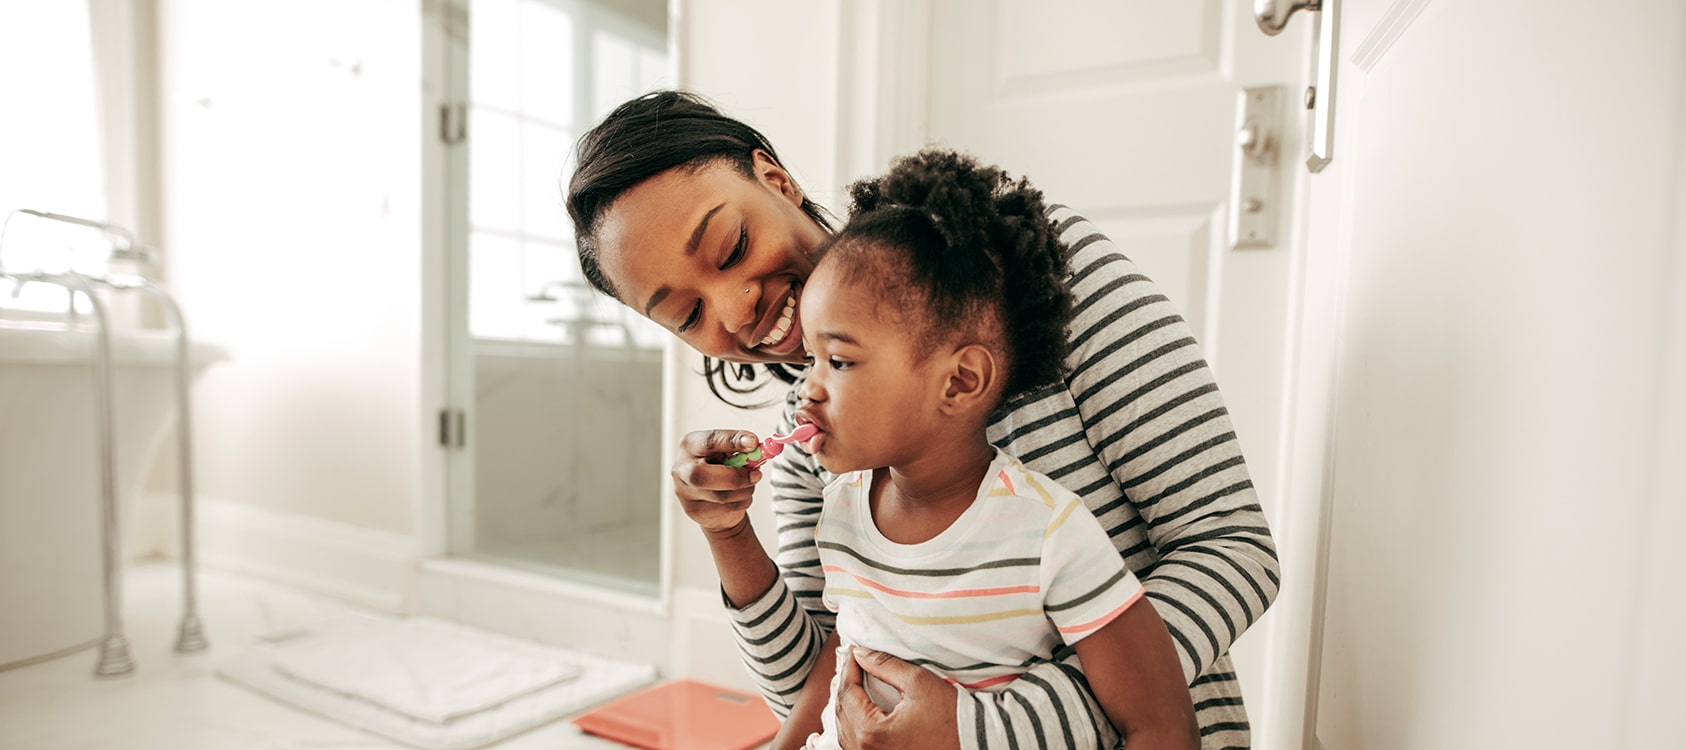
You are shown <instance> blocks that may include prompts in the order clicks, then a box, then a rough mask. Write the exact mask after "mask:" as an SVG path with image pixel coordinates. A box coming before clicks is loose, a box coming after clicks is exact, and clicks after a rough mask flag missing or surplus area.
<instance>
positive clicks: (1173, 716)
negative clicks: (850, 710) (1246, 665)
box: [804, 597, 1200, 750]
mask: <svg viewBox="0 0 1686 750" xmlns="http://www.w3.org/2000/svg"><path fill="white" fill-rule="evenodd" d="M1145 599H1146V597H1143V600H1138V601H1136V602H1135V603H1134V604H1131V605H1130V606H1129V607H1127V608H1125V610H1124V611H1123V612H1121V613H1119V615H1118V616H1117V617H1114V618H1113V619H1112V622H1109V623H1107V624H1106V625H1103V626H1101V629H1100V630H1097V631H1095V632H1093V633H1090V634H1089V636H1088V637H1086V638H1084V639H1083V640H1080V641H1078V642H1077V643H1076V644H1075V647H1076V649H1077V658H1078V659H1080V660H1081V661H1082V662H1083V674H1084V676H1086V677H1088V678H1089V688H1090V690H1092V691H1093V692H1094V694H1095V698H1096V700H1099V701H1100V704H1101V708H1102V709H1105V711H1106V715H1107V718H1109V719H1111V720H1112V725H1113V726H1115V727H1117V728H1118V730H1119V731H1120V732H1123V733H1124V741H1125V746H1126V747H1128V748H1129V750H1153V749H1155V748H1185V749H1187V750H1195V749H1197V748H1199V747H1200V724H1199V722H1198V721H1196V720H1195V718H1194V704H1193V703H1192V702H1191V701H1190V699H1189V694H1188V684H1187V683H1185V682H1184V681H1183V668H1182V662H1181V661H1179V660H1178V659H1177V650H1176V646H1175V644H1173V643H1172V642H1171V633H1170V631H1168V630H1166V629H1165V623H1164V621H1162V620H1160V619H1159V613H1158V612H1156V611H1154V609H1153V606H1152V605H1151V604H1149V603H1148V602H1147V601H1145ZM804 692H806V691H804ZM804 697H806V696H804Z"/></svg>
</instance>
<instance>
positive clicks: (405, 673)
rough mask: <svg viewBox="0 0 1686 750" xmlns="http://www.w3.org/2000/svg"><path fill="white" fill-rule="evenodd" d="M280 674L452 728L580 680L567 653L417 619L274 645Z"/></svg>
mask: <svg viewBox="0 0 1686 750" xmlns="http://www.w3.org/2000/svg"><path fill="white" fill-rule="evenodd" d="M270 651H271V657H272V659H273V660H274V661H273V663H274V665H275V670H276V671H277V672H280V673H281V674H284V675H286V676H288V677H291V678H293V679H295V680H301V681H303V682H307V683H310V684H313V685H317V686H320V687H322V688H325V689H328V690H332V691H334V692H336V693H341V694H343V695H347V696H351V697H355V698H360V699H363V700H366V701H369V702H371V703H375V704H377V705H380V706H384V707H386V708H388V709H391V710H393V711H396V712H398V713H400V714H403V715H405V716H410V717H413V718H417V719H421V720H423V721H429V722H433V723H435V724H444V723H447V722H450V721H453V720H455V719H458V718H461V717H463V716H467V715H469V714H473V713H478V712H480V711H484V710H486V709H488V708H492V707H494V706H497V705H500V704H503V703H506V702H508V701H510V700H513V699H515V698H518V697H520V696H523V695H526V694H528V693H531V692H533V691H536V690H539V689H541V688H545V687H549V686H551V685H555V684H557V683H560V682H563V681H565V680H570V679H573V678H574V677H576V676H578V675H579V672H580V668H579V666H578V665H577V664H574V663H570V662H569V661H568V659H567V657H566V656H565V655H564V654H563V653H562V652H560V651H557V650H554V649H547V648H545V647H543V646H539V645H537V644H532V643H527V642H525V641H519V640H516V639H513V638H506V637H504V636H501V635H498V634H495V633H489V632H486V631H483V630H475V629H472V628H467V627H463V626H461V625H457V624H455V623H451V622H446V621H444V620H435V619H432V618H426V617H417V618H410V619H404V620H383V619H377V618H373V617H352V618H344V619H341V620H336V621H334V622H331V623H329V624H327V625H325V626H323V627H320V628H316V629H313V630H311V631H307V632H305V633H301V634H299V635H296V636H293V637H289V638H285V639H282V640H279V641H277V642H274V643H272V645H271V647H270Z"/></svg>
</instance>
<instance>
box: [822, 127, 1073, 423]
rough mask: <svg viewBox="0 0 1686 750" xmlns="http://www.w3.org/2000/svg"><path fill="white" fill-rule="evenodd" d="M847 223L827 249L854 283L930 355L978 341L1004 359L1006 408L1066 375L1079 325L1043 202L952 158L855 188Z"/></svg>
mask: <svg viewBox="0 0 1686 750" xmlns="http://www.w3.org/2000/svg"><path fill="white" fill-rule="evenodd" d="M849 192H850V198H851V201H850V203H851V205H850V218H849V222H848V224H847V225H846V226H844V228H843V230H842V231H841V232H839V233H838V234H837V235H836V236H835V237H833V238H832V239H831V241H830V242H829V243H828V244H827V246H826V248H825V253H826V254H827V255H828V256H830V255H834V254H836V255H841V256H842V257H840V258H836V259H834V260H835V261H837V262H841V264H842V265H840V266H839V270H840V271H842V272H843V273H844V274H845V277H846V278H849V279H850V280H851V281H856V282H858V281H861V280H867V279H871V280H875V281H876V282H877V283H878V284H879V292H880V293H881V294H882V295H884V301H885V302H886V303H888V304H891V305H895V306H896V307H899V308H900V309H901V310H903V311H904V314H905V315H910V317H911V319H910V321H909V322H911V323H914V324H917V325H919V326H920V327H921V329H922V333H921V338H922V340H923V341H924V342H925V344H926V347H927V350H928V349H929V348H930V347H932V346H935V345H936V344H938V343H945V342H951V341H953V340H955V339H956V338H957V337H961V336H966V335H968V334H969V335H971V336H972V337H975V338H977V339H980V340H982V341H984V342H986V343H993V344H995V345H997V346H998V347H999V348H1000V349H1001V351H1002V352H1003V354H1004V355H1005V359H1006V370H1007V378H1006V386H1005V388H1004V390H1003V392H1002V397H1003V398H1004V399H1007V398H1012V397H1013V396H1016V395H1019V394H1022V393H1024V392H1026V391H1030V390H1033V389H1035V388H1037V387H1040V386H1043V385H1047V384H1049V383H1053V382H1056V381H1058V380H1059V379H1061V378H1063V377H1064V376H1065V374H1066V372H1067V367H1066V364H1065V358H1066V355H1067V353H1068V352H1069V349H1070V346H1069V342H1068V339H1067V337H1066V329H1067V327H1068V326H1069V325H1070V323H1071V318H1072V315H1073V314H1074V303H1073V298H1072V294H1071V291H1070V290H1069V289H1068V288H1067V287H1066V281H1065V280H1066V276H1067V273H1068V270H1067V257H1066V251H1065V248H1064V246H1062V245H1061V244H1060V242H1059V237H1058V236H1057V234H1056V232H1055V227H1054V225H1053V222H1052V221H1050V220H1049V218H1048V216H1047V209H1046V207H1045V206H1044V205H1043V200H1042V191H1040V190H1037V189H1036V188H1035V187H1032V186H1031V184H1030V182H1029V181H1027V180H1024V179H1019V180H1014V179H1012V178H1011V177H1010V176H1008V174H1007V173H1006V172H1005V171H1003V170H1001V169H1000V168H998V167H994V166H989V165H983V164H979V163H978V162H977V160H975V159H973V158H972V157H970V156H967V155H965V154H961V153H958V152H955V151H949V150H940V149H926V150H924V151H920V152H918V153H916V154H913V155H911V156H905V157H902V158H900V159H898V160H896V162H895V163H894V164H893V165H892V166H891V168H890V171H889V172H888V173H886V174H885V175H884V176H882V177H878V178H875V179H868V180H862V181H860V182H857V183H855V184H854V185H852V186H850V188H849Z"/></svg>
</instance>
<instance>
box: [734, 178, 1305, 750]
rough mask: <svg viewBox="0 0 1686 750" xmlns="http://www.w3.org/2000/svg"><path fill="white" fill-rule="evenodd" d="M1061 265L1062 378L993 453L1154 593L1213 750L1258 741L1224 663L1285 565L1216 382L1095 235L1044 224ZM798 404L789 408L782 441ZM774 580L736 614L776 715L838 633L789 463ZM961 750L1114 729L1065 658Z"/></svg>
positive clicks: (818, 477) (1002, 417) (1035, 743)
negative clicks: (1060, 496) (1082, 517)
mask: <svg viewBox="0 0 1686 750" xmlns="http://www.w3.org/2000/svg"><path fill="white" fill-rule="evenodd" d="M1050 216H1051V218H1052V219H1053V221H1055V222H1056V224H1057V226H1058V227H1059V230H1060V237H1061V241H1062V242H1063V243H1064V244H1065V245H1066V247H1067V248H1068V250H1069V252H1070V258H1071V272H1072V275H1071V279H1070V285H1071V288H1072V291H1073V293H1074V294H1075V295H1076V297H1077V305H1078V309H1077V316H1076V319H1075V320H1074V321H1073V323H1072V327H1071V331H1070V336H1071V339H1072V354H1071V357H1070V360H1069V363H1070V365H1071V367H1072V374H1071V375H1070V377H1069V378H1068V379H1067V381H1066V382H1065V383H1064V384H1063V386H1056V387H1053V388H1049V389H1045V390H1042V391H1039V392H1037V393H1034V394H1030V395H1027V396H1024V397H1021V398H1019V399H1016V400H1014V401H1013V402H1011V403H1008V404H1003V406H1002V408H1001V410H1000V412H999V413H998V414H997V416H996V419H995V420H994V422H993V423H992V424H991V425H990V431H989V433H990V434H989V436H990V440H991V442H994V443H995V444H996V445H998V446H1000V447H1001V448H1003V449H1004V450H1006V451H1007V452H1009V453H1012V454H1014V455H1016V456H1018V457H1019V459H1020V460H1021V461H1023V462H1024V464H1025V465H1026V466H1028V467H1030V468H1032V469H1035V470H1036V471H1040V472H1042V473H1044V474H1047V475H1048V476H1049V477H1051V478H1053V479H1054V480H1056V481H1058V482H1059V483H1061V484H1062V485H1064V486H1065V487H1067V488H1069V489H1071V490H1073V491H1075V492H1076V493H1077V494H1078V495H1079V496H1081V497H1082V498H1083V501H1084V504H1085V505H1087V506H1088V507H1089V508H1090V509H1091V510H1092V511H1093V512H1094V515H1095V517H1096V518H1098V519H1099V520H1100V521H1101V525H1102V526H1103V527H1104V528H1105V529H1106V531H1107V533H1108V535H1109V536H1110V537H1111V539H1112V542H1113V545H1114V546H1115V547H1116V548H1117V549H1118V551H1119V553H1120V554H1121V555H1122V556H1123V558H1124V562H1125V565H1126V566H1127V567H1129V568H1130V569H1131V570H1132V571H1134V572H1135V573H1136V575H1137V577H1138V578H1140V579H1141V580H1142V582H1143V585H1144V586H1145V587H1146V589H1147V592H1148V593H1147V596H1148V598H1149V599H1148V600H1149V601H1151V602H1152V603H1153V605H1154V607H1155V609H1156V610H1157V611H1158V612H1159V614H1160V617H1161V618H1162V619H1163V620H1164V621H1165V624H1166V626H1167V627H1168V628H1169V629H1170V631H1171V635H1172V639H1173V640H1174V641H1175V642H1176V645H1177V650H1178V653H1179V655H1180V657H1181V659H1182V664H1183V670H1184V674H1185V675H1186V676H1187V677H1188V679H1189V681H1190V690H1191V693H1192V697H1193V700H1194V705H1195V710H1196V713H1197V714H1198V717H1199V720H1200V725H1201V737H1202V745H1203V746H1204V747H1208V748H1227V747H1246V746H1248V744H1249V742H1250V738H1249V732H1248V725H1247V718H1246V711H1245V709H1244V708H1243V706H1242V702H1241V692H1240V685H1239V683H1237V682H1236V679H1235V675H1234V672H1233V669H1232V668H1231V666H1230V663H1229V657H1228V656H1227V655H1226V654H1227V651H1228V649H1229V646H1230V644H1231V643H1233V642H1234V640H1235V639H1236V638H1237V637H1239V636H1240V635H1241V633H1242V632H1244V631H1245V630H1246V628H1247V627H1248V626H1249V625H1251V624H1252V623H1253V622H1254V621H1255V620H1257V619H1258V617H1259V616H1260V615H1261V614H1263V613H1264V610H1265V609H1266V608H1267V607H1268V606H1269V605H1270V602H1271V601H1272V600H1273V599H1274V598H1275V596H1276V591H1277V586H1278V584H1279V580H1280V578H1279V572H1278V563H1277V557H1276V551H1275V547H1274V544H1273V542H1272V540H1271V536H1270V531H1269V528H1268V526H1267V525H1266V522H1265V519H1264V514H1263V512H1262V510H1261V509H1260V507H1259V504H1258V498H1257V495H1256V493H1255V491H1254V490H1253V487H1252V483H1251V481H1250V480H1249V479H1248V475H1247V469H1246V465H1245V463H1244V462H1243V460H1242V457H1241V451H1240V446H1239V444H1238V443H1237V440H1236V436H1235V432H1234V428H1233V426H1232V425H1231V423H1230V419H1229V415H1228V412H1227V411H1226V410H1225V408H1224V405H1223V399H1222V397H1221V395H1220V394H1219V393H1218V390H1217V385H1216V382H1215V380H1214V378H1213V376H1212V372H1211V369H1210V368H1209V367H1208V366H1207V365H1206V363H1205V361H1204V360H1203V359H1202V356H1201V353H1200V348H1199V345H1198V344H1197V343H1196V342H1195V340H1194V338H1193V335H1192V332H1191V331H1190V329H1189V326H1188V324H1187V323H1186V322H1184V321H1183V319H1182V318H1181V317H1180V316H1179V315H1178V314H1177V313H1176V311H1175V309H1174V307H1173V305H1172V304H1171V302H1170V301H1169V300H1167V299H1166V298H1165V297H1164V296H1163V295H1162V294H1160V293H1159V291H1158V289H1157V287H1155V285H1154V284H1153V282H1152V281H1151V280H1149V279H1148V278H1147V277H1146V276H1144V275H1142V274H1141V273H1140V272H1139V270H1138V269H1137V268H1136V266H1135V264H1134V263H1132V262H1131V261H1130V260H1129V259H1128V258H1127V257H1125V256H1124V255H1123V254H1122V253H1120V252H1119V251H1118V249H1117V248H1116V246H1114V245H1113V244H1112V242H1110V241H1109V240H1107V239H1106V238H1105V237H1104V236H1103V235H1102V234H1101V233H1100V232H1099V231H1098V230H1097V229H1096V227H1095V226H1094V225H1093V224H1091V223H1090V222H1088V221H1086V220H1084V219H1083V218H1081V217H1079V216H1077V215H1075V214H1074V213H1072V212H1071V211H1070V210H1069V209H1065V208H1063V207H1055V208H1054V210H1052V211H1051V212H1050ZM794 400H795V391H794V389H793V390H792V392H791V394H790V395H789V397H788V398H787V408H786V417H785V423H784V424H782V425H781V426H780V427H781V429H788V428H789V427H790V424H789V413H790V409H791V408H794ZM768 466H769V467H770V469H769V470H768V471H767V476H768V477H769V479H770V480H771V482H772V484H773V491H774V500H773V511H774V515H775V517H776V519H777V524H778V545H779V546H778V551H777V553H776V554H775V556H774V559H775V562H776V563H777V564H778V567H779V570H780V573H781V579H780V580H779V581H778V582H777V583H775V585H774V586H773V587H772V588H771V589H770V590H769V591H768V592H767V593H766V594H765V595H764V596H762V597H761V599H759V600H757V601H756V602H754V603H752V604H750V605H749V606H746V607H744V608H742V609H731V608H730V606H728V612H729V616H730V617H731V618H732V620H733V623H734V626H735V632H736V633H737V636H738V642H739V646H740V648H741V649H742V651H743V656H744V659H745V663H746V664H747V665H748V666H749V669H750V672H751V673H752V674H753V675H754V677H755V679H756V681H757V683H758V684H759V686H760V688H761V690H762V692H763V694H764V695H765V696H766V697H767V699H768V701H769V703H770V704H771V705H772V706H773V707H774V710H775V711H776V712H777V713H779V714H780V715H781V716H782V715H784V714H786V713H787V712H788V711H789V707H790V705H791V702H792V701H794V699H795V696H796V694H797V692H798V691H799V690H800V689H801V686H802V681H803V679H804V678H805V677H806V675H807V673H808V670H809V667H810V666H811V665H812V664H813V661H814V657H815V655H816V652H817V650H818V649H819V647H820V645H821V644H822V643H823V642H824V641H825V638H826V637H827V636H828V635H829V634H830V632H831V628H832V625H833V620H832V616H831V614H830V613H829V612H827V611H826V609H825V607H824V606H823V605H821V603H820V599H819V596H820V592H821V589H822V588H823V586H824V582H825V581H824V576H823V575H822V573H821V570H820V566H819V557H818V551H817V549H816V548H815V546H814V524H815V521H816V520H817V519H818V517H819V510H820V492H821V490H822V489H823V488H824V486H825V481H826V479H827V478H828V476H827V475H825V474H823V472H822V470H821V469H820V468H819V467H818V465H817V464H816V462H814V461H813V459H812V457H811V456H808V455H807V454H806V453H804V452H802V451H800V449H798V450H794V451H792V450H787V451H785V454H784V455H783V456H781V457H780V459H778V460H777V461H775V462H773V463H771V464H769V465H768ZM957 718H958V720H959V725H960V735H961V736H960V741H961V746H962V747H966V748H983V747H1008V746H1014V745H1016V746H1021V747H1071V748H1078V747H1084V748H1090V747H1097V746H1099V745H1101V744H1103V743H1109V742H1110V741H1111V737H1112V736H1113V735H1112V732H1111V728H1110V727H1107V726H1106V723H1105V718H1104V714H1103V713H1102V712H1101V711H1100V709H1099V707H1098V705H1097V704H1096V703H1095V702H1094V699H1093V697H1092V695H1091V693H1090V691H1089V689H1088V685H1087V682H1086V681H1085V680H1084V678H1083V675H1082V673H1081V671H1080V670H1079V669H1078V668H1077V667H1076V661H1075V658H1074V656H1073V655H1072V654H1071V653H1070V652H1069V651H1068V652H1067V653H1065V654H1063V658H1062V659H1059V660H1057V661H1056V662H1052V663H1048V664H1042V665H1038V666H1037V667H1035V668H1033V669H1032V670H1031V671H1030V672H1029V673H1028V674H1027V675H1026V676H1025V677H1023V678H1021V679H1020V680H1017V681H1015V683H1014V684H1012V685H1011V686H1009V688H1008V689H1006V690H1002V691H1000V692H994V693H989V692H974V693H971V694H970V695H969V696H968V697H967V698H963V699H962V700H961V701H960V704H959V715H958V717H957Z"/></svg>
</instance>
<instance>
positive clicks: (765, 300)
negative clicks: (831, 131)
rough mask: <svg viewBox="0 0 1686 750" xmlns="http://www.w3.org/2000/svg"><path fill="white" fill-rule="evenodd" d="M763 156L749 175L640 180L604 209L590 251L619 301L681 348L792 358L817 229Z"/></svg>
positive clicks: (690, 174) (712, 171)
mask: <svg viewBox="0 0 1686 750" xmlns="http://www.w3.org/2000/svg"><path fill="white" fill-rule="evenodd" d="M757 163H758V164H760V163H761V162H759V161H758V162H757ZM764 166H766V169H765V170H764V171H763V172H762V173H760V174H758V175H757V176H756V177H754V178H751V177H748V176H745V175H744V174H742V173H740V172H738V171H737V170H735V169H734V168H732V167H731V166H729V165H712V166H708V167H704V168H702V169H700V170H696V171H692V170H687V169H674V170H669V171H667V172H663V173H661V174H659V175H656V176H654V177H651V178H649V179H647V180H645V181H644V182H642V183H640V184H639V185H638V186H636V187H634V188H632V189H630V190H628V191H627V192H626V193H625V194H623V195H621V196H620V197H619V198H618V199H616V200H615V202H614V203H613V204H611V205H610V207H609V208H608V209H607V210H605V212H604V214H603V218H602V221H601V225H600V227H599V229H598V233H597V235H598V243H599V250H598V260H599V262H600V263H601V265H602V268H603V271H604V274H605V275H606V276H607V277H608V279H609V280H610V282H611V283H612V285H613V286H614V288H615V292H616V294H617V296H619V297H621V299H622V301H623V302H626V303H627V304H628V305H629V306H631V307H632V308H633V309H635V310H638V311H640V312H642V313H643V314H644V315H645V316H646V317H648V318H650V319H651V320H654V321H656V322H657V323H660V324H662V325H664V326H666V327H667V328H668V329H669V330H672V331H673V332H674V333H675V334H677V335H678V336H679V338H680V339H682V340H683V341H684V342H685V343H687V344H689V345H690V346H691V348H693V349H696V350H697V351H699V352H701V353H703V354H706V355H708V356H711V357H718V358H720V359H723V360H727V361H731V362H743V363H755V362H781V363H788V364H795V363H798V362H801V361H802V351H801V350H802V325H801V315H800V314H799V313H798V312H797V306H798V303H799V302H800V301H801V294H802V289H803V283H804V282H805V281H806V279H807V276H808V274H809V273H811V272H812V271H813V269H814V265H813V258H812V255H813V251H814V248H815V247H816V246H818V245H819V243H820V242H821V241H822V240H824V239H825V230H824V229H823V228H822V227H821V226H820V225H818V224H816V223H815V222H814V221H813V220H812V219H810V218H809V217H808V216H807V215H806V214H804V213H802V210H801V208H800V204H801V200H802V198H801V193H800V192H798V191H796V190H795V187H794V183H792V182H790V181H789V178H788V176H787V175H785V174H784V172H783V171H782V170H779V169H777V168H776V166H773V165H770V164H769V165H764ZM634 249H636V251H634Z"/></svg>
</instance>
